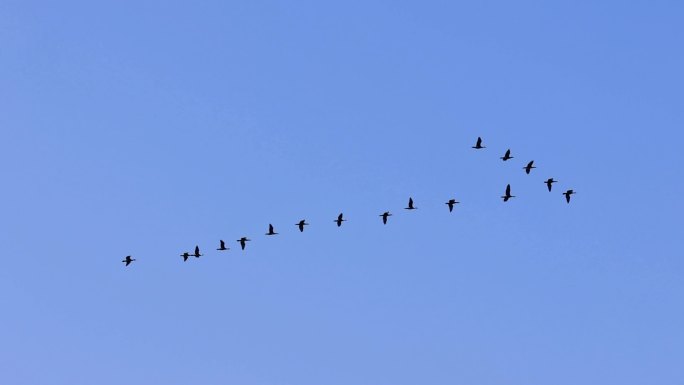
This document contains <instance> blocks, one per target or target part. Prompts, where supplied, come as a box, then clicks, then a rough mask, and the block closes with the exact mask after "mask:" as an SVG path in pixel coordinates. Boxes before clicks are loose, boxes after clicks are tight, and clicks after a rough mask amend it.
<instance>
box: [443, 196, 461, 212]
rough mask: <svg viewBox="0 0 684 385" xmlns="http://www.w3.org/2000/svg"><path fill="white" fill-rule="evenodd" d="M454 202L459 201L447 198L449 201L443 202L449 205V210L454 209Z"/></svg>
mask: <svg viewBox="0 0 684 385" xmlns="http://www.w3.org/2000/svg"><path fill="white" fill-rule="evenodd" d="M456 203H461V202H459V201H457V200H456V199H449V201H448V202H446V203H445V205H447V206H449V212H452V211H454V205H455V204H456Z"/></svg>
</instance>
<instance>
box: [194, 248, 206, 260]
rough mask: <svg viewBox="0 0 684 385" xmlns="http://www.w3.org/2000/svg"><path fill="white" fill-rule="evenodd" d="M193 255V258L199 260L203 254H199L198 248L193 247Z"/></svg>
mask: <svg viewBox="0 0 684 385" xmlns="http://www.w3.org/2000/svg"><path fill="white" fill-rule="evenodd" d="M193 255H194V256H195V258H199V257H201V256H203V255H204V254H200V252H199V246H195V254H193Z"/></svg>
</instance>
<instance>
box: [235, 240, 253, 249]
mask: <svg viewBox="0 0 684 385" xmlns="http://www.w3.org/2000/svg"><path fill="white" fill-rule="evenodd" d="M237 241H238V242H240V247H242V250H244V249H245V245H246V244H247V242H249V241H251V239H248V238H247V237H242V238H240V239H238V240H237Z"/></svg>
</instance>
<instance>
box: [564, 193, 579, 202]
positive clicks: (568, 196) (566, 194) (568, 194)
mask: <svg viewBox="0 0 684 385" xmlns="http://www.w3.org/2000/svg"><path fill="white" fill-rule="evenodd" d="M572 194H577V193H576V192H575V191H574V190H568V191H566V192H564V193H563V195H565V201H566V202H568V203H570V195H572Z"/></svg>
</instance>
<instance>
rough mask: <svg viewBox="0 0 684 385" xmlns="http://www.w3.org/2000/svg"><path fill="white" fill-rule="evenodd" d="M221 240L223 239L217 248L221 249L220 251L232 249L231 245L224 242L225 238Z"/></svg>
mask: <svg viewBox="0 0 684 385" xmlns="http://www.w3.org/2000/svg"><path fill="white" fill-rule="evenodd" d="M220 241H221V245H220V246H219V248H218V249H216V250H219V251H225V250H230V247H226V242H224V241H223V239H221V240H220Z"/></svg>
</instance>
